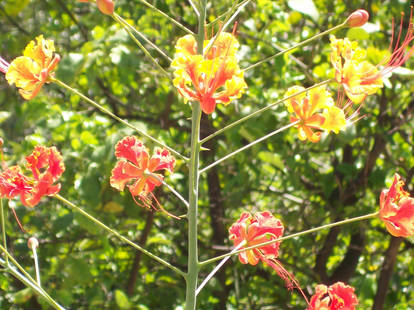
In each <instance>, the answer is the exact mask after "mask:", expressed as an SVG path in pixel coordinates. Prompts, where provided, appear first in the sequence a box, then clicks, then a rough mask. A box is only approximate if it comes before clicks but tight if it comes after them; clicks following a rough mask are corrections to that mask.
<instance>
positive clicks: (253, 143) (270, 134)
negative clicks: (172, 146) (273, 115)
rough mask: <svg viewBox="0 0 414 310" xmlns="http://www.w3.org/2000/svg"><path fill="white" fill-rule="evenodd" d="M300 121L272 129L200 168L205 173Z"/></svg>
mask: <svg viewBox="0 0 414 310" xmlns="http://www.w3.org/2000/svg"><path fill="white" fill-rule="evenodd" d="M299 122H300V121H296V122H293V123H290V124H289V125H286V126H283V127H281V128H279V129H277V130H275V131H272V132H271V133H269V134H267V135H265V136H263V137H261V138H259V139H257V140H255V141H253V142H251V143H249V144H247V145H245V146H243V147H241V148H239V149H237V150H235V151H234V152H232V153H230V154H227V155H226V156H224V157H222V158H220V159H219V160H216V161H215V162H213V163H212V164H210V165H208V166H207V167H204V168H203V169H201V170H200V174H201V173H203V172H205V171H207V170H208V169H210V168H213V167H214V166H216V165H218V164H219V163H221V162H223V161H225V160H226V159H229V158H230V157H232V156H234V155H236V154H238V153H240V152H242V151H244V150H247V149H248V148H250V147H252V146H253V145H256V144H257V143H259V142H262V141H263V140H266V139H267V138H270V137H272V136H274V135H276V134H278V133H280V132H282V131H283V130H286V129H288V128H290V127H293V126H295V125H297V124H298V123H299Z"/></svg>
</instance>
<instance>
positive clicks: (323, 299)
mask: <svg viewBox="0 0 414 310" xmlns="http://www.w3.org/2000/svg"><path fill="white" fill-rule="evenodd" d="M356 305H358V299H357V297H356V296H355V294H354V288H353V287H351V286H349V285H345V284H344V283H342V282H337V283H335V284H332V285H331V286H329V287H327V286H326V285H323V284H319V285H317V286H316V289H315V294H314V295H313V296H312V298H311V300H310V302H309V307H308V309H307V310H355V307H356Z"/></svg>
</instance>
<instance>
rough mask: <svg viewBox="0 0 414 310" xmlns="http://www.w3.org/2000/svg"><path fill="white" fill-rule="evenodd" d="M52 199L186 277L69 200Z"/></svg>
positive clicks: (180, 271)
mask: <svg viewBox="0 0 414 310" xmlns="http://www.w3.org/2000/svg"><path fill="white" fill-rule="evenodd" d="M54 197H55V198H57V199H59V200H60V201H62V202H63V203H65V204H66V205H68V206H69V207H71V208H72V209H74V210H75V211H77V212H79V213H80V214H82V215H83V216H85V217H86V218H87V219H89V220H90V221H92V222H94V223H95V224H96V225H98V226H99V227H101V228H103V229H104V230H106V231H107V232H109V233H111V234H112V235H114V236H115V237H117V238H118V239H120V240H122V241H124V242H125V243H127V244H129V245H130V246H132V247H133V248H135V249H137V250H138V251H141V252H142V253H144V254H146V255H148V256H149V257H151V258H152V259H153V260H156V261H157V262H159V263H160V264H162V265H164V266H165V267H168V268H170V269H171V270H173V271H175V272H176V273H178V274H179V275H181V276H183V277H184V278H185V277H186V274H185V273H184V272H183V271H182V270H180V269H178V268H177V267H175V266H173V265H171V264H170V263H169V262H167V261H165V260H163V259H162V258H160V257H158V256H157V255H155V254H152V253H151V252H149V251H147V250H145V249H144V248H143V247H141V246H139V245H138V244H136V243H134V242H132V241H131V240H129V239H128V238H126V237H124V236H123V235H121V234H120V233H119V232H117V231H116V230H114V229H112V228H110V227H108V226H106V225H105V224H104V223H102V222H101V221H99V220H98V219H96V218H94V217H93V216H92V215H90V214H89V213H88V212H86V211H84V210H82V209H81V208H79V207H78V206H77V205H75V204H73V203H72V202H70V201H69V200H67V199H65V198H63V197H62V196H60V195H55V196H54Z"/></svg>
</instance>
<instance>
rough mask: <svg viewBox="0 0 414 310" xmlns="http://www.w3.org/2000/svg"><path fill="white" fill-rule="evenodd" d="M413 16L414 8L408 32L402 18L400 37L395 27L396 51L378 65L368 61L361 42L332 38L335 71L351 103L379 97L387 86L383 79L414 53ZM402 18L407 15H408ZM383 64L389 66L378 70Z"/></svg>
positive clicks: (332, 58)
mask: <svg viewBox="0 0 414 310" xmlns="http://www.w3.org/2000/svg"><path fill="white" fill-rule="evenodd" d="M412 13H413V9H412V8H411V12H410V18H409V21H408V25H409V27H408V29H407V30H405V29H404V27H403V18H401V23H400V29H399V32H398V35H397V36H396V35H395V28H394V25H393V32H392V38H391V43H390V50H391V48H392V47H394V49H393V50H392V52H390V56H389V57H388V58H386V59H384V60H383V61H382V62H381V64H379V65H377V66H374V65H372V64H371V63H369V62H368V61H366V60H365V56H366V51H365V50H363V49H361V48H360V47H358V43H357V42H355V41H349V40H348V39H346V38H345V39H336V38H335V36H331V48H332V52H331V63H332V64H333V66H334V68H335V79H336V81H337V82H338V83H339V84H341V85H342V86H343V88H344V90H345V93H346V95H347V96H348V98H349V99H350V100H351V101H353V102H354V103H356V104H358V103H361V102H362V101H364V100H365V98H366V97H367V96H368V95H372V94H375V93H376V92H377V91H378V89H380V88H382V87H383V76H384V75H386V74H388V73H390V72H391V71H393V70H394V69H396V68H398V67H399V66H402V65H403V64H404V63H405V62H406V61H407V59H408V58H410V57H411V55H412V54H413V53H414V46H411V47H410V46H409V45H410V44H411V42H412V41H413V40H414V30H413V27H412ZM364 14H365V13H364ZM364 14H362V13H361V14H359V15H361V16H359V18H361V19H364V16H363V15H364ZM402 15H403V16H404V14H402ZM357 17H358V16H357V15H355V23H356V22H357V21H358V18H357ZM405 31H406V34H405V37H404V38H402V33H403V32H405ZM395 37H397V40H396V42H394V39H395ZM407 48H408V50H407ZM382 64H385V65H383V66H382V68H381V69H378V67H380V66H381V65H382Z"/></svg>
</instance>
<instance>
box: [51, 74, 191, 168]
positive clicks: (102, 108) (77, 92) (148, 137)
mask: <svg viewBox="0 0 414 310" xmlns="http://www.w3.org/2000/svg"><path fill="white" fill-rule="evenodd" d="M50 81H51V82H53V83H56V84H58V85H59V86H62V87H63V88H66V89H67V90H69V91H70V92H72V93H74V94H75V95H77V96H79V97H81V98H82V99H83V100H85V101H86V102H88V103H90V104H91V105H93V106H94V107H95V108H97V109H99V110H100V111H102V112H103V113H105V114H107V115H109V116H110V117H112V118H113V119H115V120H117V121H118V122H120V123H121V124H123V125H125V126H127V127H129V128H131V129H134V130H135V131H136V132H138V133H139V134H140V135H142V136H144V137H145V138H147V139H149V140H151V141H152V142H154V143H155V144H158V145H159V146H161V147H163V148H166V149H167V150H169V151H170V152H171V153H172V154H174V155H175V156H178V157H180V158H181V159H183V160H185V161H188V158H187V157H185V156H184V155H181V154H180V153H178V152H177V151H176V150H174V149H172V148H170V147H169V146H167V145H165V144H164V143H162V142H160V141H158V140H157V139H155V138H153V137H151V136H150V135H149V134H147V133H145V132H143V131H142V130H141V129H139V128H138V127H136V126H134V125H132V124H130V123H129V122H127V121H125V120H123V119H122V118H120V117H118V116H116V115H115V114H114V113H112V112H111V111H109V110H108V109H106V108H104V107H103V106H101V105H100V104H99V103H97V102H95V101H93V100H92V99H90V98H88V97H86V96H85V95H84V94H82V93H81V92H79V91H78V90H76V89H74V88H72V87H70V86H69V85H67V84H65V83H63V82H62V81H61V80H58V79H55V78H50Z"/></svg>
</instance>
